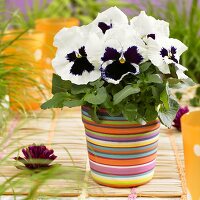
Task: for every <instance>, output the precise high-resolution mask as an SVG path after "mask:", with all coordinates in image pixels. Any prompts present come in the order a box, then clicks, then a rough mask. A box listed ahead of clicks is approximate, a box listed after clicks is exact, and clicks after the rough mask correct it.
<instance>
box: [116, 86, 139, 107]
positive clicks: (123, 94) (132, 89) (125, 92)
mask: <svg viewBox="0 0 200 200" xmlns="http://www.w3.org/2000/svg"><path fill="white" fill-rule="evenodd" d="M139 92H140V88H138V87H133V86H131V85H127V86H126V87H124V88H123V89H122V90H121V91H119V92H118V93H116V94H115V95H114V96H113V104H114V105H116V104H118V103H120V102H121V101H122V100H123V99H125V98H126V97H128V96H129V95H132V94H136V93H139Z"/></svg>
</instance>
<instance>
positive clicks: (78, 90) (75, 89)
mask: <svg viewBox="0 0 200 200" xmlns="http://www.w3.org/2000/svg"><path fill="white" fill-rule="evenodd" d="M91 89H92V87H90V86H88V85H75V84H73V85H72V86H71V93H72V94H82V93H88V92H89V91H90V90H91Z"/></svg>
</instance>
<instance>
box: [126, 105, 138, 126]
mask: <svg viewBox="0 0 200 200" xmlns="http://www.w3.org/2000/svg"><path fill="white" fill-rule="evenodd" d="M122 113H123V115H124V117H125V118H126V119H127V120H129V121H134V122H135V121H136V119H137V117H138V112H137V105H136V104H132V103H127V104H126V105H125V106H124V108H123V110H122Z"/></svg>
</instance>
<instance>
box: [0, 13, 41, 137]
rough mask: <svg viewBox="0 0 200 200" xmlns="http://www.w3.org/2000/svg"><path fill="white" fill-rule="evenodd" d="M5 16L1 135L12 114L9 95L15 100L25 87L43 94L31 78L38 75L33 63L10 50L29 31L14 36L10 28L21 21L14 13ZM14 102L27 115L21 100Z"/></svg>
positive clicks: (0, 37) (0, 53)
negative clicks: (17, 20)
mask: <svg viewBox="0 0 200 200" xmlns="http://www.w3.org/2000/svg"><path fill="white" fill-rule="evenodd" d="M3 14H4V13H3ZM3 14H2V15H1V19H0V20H1V21H0V135H1V133H3V131H4V129H5V127H6V121H7V118H8V116H9V114H10V109H9V98H8V95H10V94H13V95H12V96H14V98H15V94H18V93H19V92H20V88H23V87H24V86H25V85H29V86H31V87H35V88H37V90H38V93H41V94H43V92H42V90H41V86H40V83H39V81H37V80H35V79H33V78H31V77H30V74H34V73H38V72H34V71H35V69H34V68H35V66H34V65H33V63H30V62H29V61H26V60H24V59H23V58H21V57H20V58H19V57H17V56H16V55H15V53H13V52H12V53H11V52H10V51H9V49H10V48H16V42H17V41H19V40H21V38H22V36H23V35H24V34H25V33H26V32H27V31H28V29H21V30H19V31H18V32H16V33H15V34H13V35H12V34H11V32H10V31H9V28H10V26H12V25H13V22H15V20H16V19H19V15H18V14H17V13H16V12H14V13H13V14H12V17H11V18H9V19H7V20H5V18H4V17H2V16H3ZM27 42H28V41H27ZM5 52H7V53H5ZM8 52H9V53H8ZM16 96H19V95H16ZM13 100H14V101H16V102H18V105H19V108H18V110H23V113H25V109H24V105H23V104H20V101H21V99H17V98H15V99H13ZM27 104H28V102H27Z"/></svg>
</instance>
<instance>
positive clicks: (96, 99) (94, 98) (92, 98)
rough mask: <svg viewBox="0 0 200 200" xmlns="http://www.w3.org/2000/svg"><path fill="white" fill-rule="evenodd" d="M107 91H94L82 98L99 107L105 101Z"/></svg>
mask: <svg viewBox="0 0 200 200" xmlns="http://www.w3.org/2000/svg"><path fill="white" fill-rule="evenodd" d="M106 98H107V91H106V89H105V87H101V88H98V89H97V90H96V91H94V92H93V93H90V94H86V95H85V96H84V100H85V101H87V102H88V103H91V104H93V105H99V104H102V103H104V102H105V101H106Z"/></svg>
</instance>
